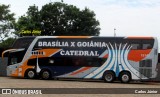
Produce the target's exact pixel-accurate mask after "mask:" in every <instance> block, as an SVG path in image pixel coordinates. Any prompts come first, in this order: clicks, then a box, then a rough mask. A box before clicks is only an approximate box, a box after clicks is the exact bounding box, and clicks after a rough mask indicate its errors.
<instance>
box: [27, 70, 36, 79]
mask: <svg viewBox="0 0 160 97" xmlns="http://www.w3.org/2000/svg"><path fill="white" fill-rule="evenodd" d="M36 76H37V74H36V71H35V70H33V69H29V70H27V71H26V73H25V77H27V78H28V79H34V78H36Z"/></svg>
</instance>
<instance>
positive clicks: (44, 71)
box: [41, 70, 51, 80]
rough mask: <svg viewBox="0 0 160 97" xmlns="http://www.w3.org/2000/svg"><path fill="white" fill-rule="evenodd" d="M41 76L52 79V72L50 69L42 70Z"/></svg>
mask: <svg viewBox="0 0 160 97" xmlns="http://www.w3.org/2000/svg"><path fill="white" fill-rule="evenodd" d="M41 78H42V79H44V80H48V79H51V73H50V71H49V70H43V71H42V72H41Z"/></svg>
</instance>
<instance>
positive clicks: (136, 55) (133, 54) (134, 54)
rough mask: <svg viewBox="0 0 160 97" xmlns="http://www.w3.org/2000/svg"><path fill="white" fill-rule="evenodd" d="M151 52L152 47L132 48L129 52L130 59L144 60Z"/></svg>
mask: <svg viewBox="0 0 160 97" xmlns="http://www.w3.org/2000/svg"><path fill="white" fill-rule="evenodd" d="M150 52H151V49H147V50H131V51H130V52H129V54H128V60H132V61H135V62H139V61H141V60H143V59H144V58H146V57H147V56H148V54H149V53H150Z"/></svg>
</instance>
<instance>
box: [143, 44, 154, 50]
mask: <svg viewBox="0 0 160 97" xmlns="http://www.w3.org/2000/svg"><path fill="white" fill-rule="evenodd" d="M143 49H152V46H151V44H143Z"/></svg>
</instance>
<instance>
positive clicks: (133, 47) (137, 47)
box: [132, 44, 141, 50]
mask: <svg viewBox="0 0 160 97" xmlns="http://www.w3.org/2000/svg"><path fill="white" fill-rule="evenodd" d="M132 49H134V50H136V49H141V46H140V44H132Z"/></svg>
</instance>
